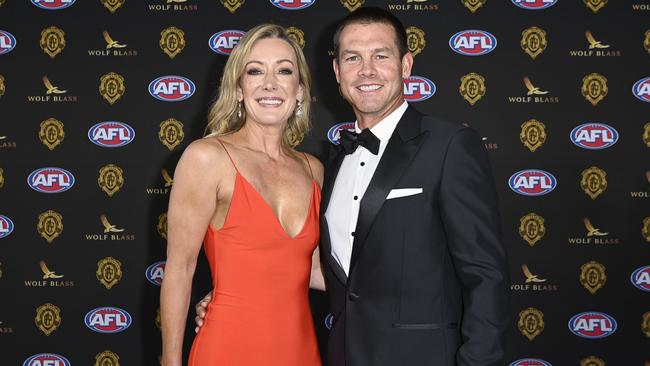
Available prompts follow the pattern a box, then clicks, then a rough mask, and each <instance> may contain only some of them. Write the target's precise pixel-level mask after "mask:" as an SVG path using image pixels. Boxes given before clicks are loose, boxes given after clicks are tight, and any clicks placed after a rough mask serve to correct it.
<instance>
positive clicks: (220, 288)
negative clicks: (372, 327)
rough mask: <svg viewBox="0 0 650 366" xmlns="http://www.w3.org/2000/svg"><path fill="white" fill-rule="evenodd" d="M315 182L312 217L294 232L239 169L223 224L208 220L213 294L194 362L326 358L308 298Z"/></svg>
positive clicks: (250, 364) (232, 365) (311, 364)
mask: <svg viewBox="0 0 650 366" xmlns="http://www.w3.org/2000/svg"><path fill="white" fill-rule="evenodd" d="M231 161H232V158H231ZM233 165H234V162H233ZM235 170H237V167H236V166H235ZM311 185H312V194H311V202H310V203H309V213H308V215H307V218H306V220H305V222H304V224H303V227H302V230H301V231H300V232H299V233H298V234H297V235H296V236H295V237H290V236H289V235H288V234H287V233H286V231H285V230H284V228H283V227H282V225H281V224H280V221H279V220H278V218H277V216H276V215H275V213H274V212H273V210H272V209H271V207H270V206H269V205H268V204H267V203H266V201H264V199H263V198H262V196H261V195H260V194H259V193H258V192H257V191H256V190H255V188H253V186H252V185H251V184H250V183H249V182H248V181H247V180H246V179H245V178H244V177H243V176H242V175H241V174H240V173H239V170H237V172H236V176H235V186H234V190H233V196H232V200H231V203H230V208H229V209H228V213H227V215H226V220H225V222H224V225H223V227H222V228H221V229H219V230H217V229H215V228H214V227H212V226H209V227H208V230H207V232H206V235H205V240H204V242H203V248H204V251H205V254H206V256H207V259H208V262H209V264H210V269H211V272H212V281H213V284H214V286H213V291H212V293H213V295H212V301H211V302H210V304H209V305H208V310H207V314H206V316H205V322H204V325H203V326H202V327H201V329H200V331H199V333H198V334H197V336H196V338H195V339H194V343H193V345H192V350H191V352H190V358H189V363H188V365H189V366H238V365H241V366H258V365H259V366H274V365H277V366H320V365H321V362H320V356H319V352H318V343H317V340H316V334H315V332H314V325H313V320H312V316H311V309H310V306H309V299H308V292H309V280H310V273H311V258H312V253H313V251H314V249H315V248H316V246H317V244H318V238H319V222H318V214H319V213H318V208H319V206H320V190H319V187H318V184H317V183H316V181H315V180H314V179H313V177H312V183H311Z"/></svg>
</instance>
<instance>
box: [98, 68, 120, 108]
mask: <svg viewBox="0 0 650 366" xmlns="http://www.w3.org/2000/svg"><path fill="white" fill-rule="evenodd" d="M124 92H126V86H124V77H122V75H120V74H116V73H114V72H109V73H108V74H104V75H102V77H101V78H99V94H100V95H101V96H102V97H104V99H106V100H107V101H108V102H109V103H110V104H113V103H115V102H116V101H117V100H118V99H120V98H121V97H122V96H123V95H124Z"/></svg>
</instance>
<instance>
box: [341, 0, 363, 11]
mask: <svg viewBox="0 0 650 366" xmlns="http://www.w3.org/2000/svg"><path fill="white" fill-rule="evenodd" d="M365 2H366V0H341V4H342V5H343V6H345V8H346V9H348V10H349V11H351V12H352V11H355V10H357V9H358V8H359V7H360V6H361V5H363V3H365Z"/></svg>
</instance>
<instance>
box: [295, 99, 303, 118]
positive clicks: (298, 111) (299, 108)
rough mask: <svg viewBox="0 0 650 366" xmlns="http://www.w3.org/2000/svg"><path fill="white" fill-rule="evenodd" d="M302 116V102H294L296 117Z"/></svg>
mask: <svg viewBox="0 0 650 366" xmlns="http://www.w3.org/2000/svg"><path fill="white" fill-rule="evenodd" d="M300 116H302V102H301V101H300V100H297V101H296V117H300Z"/></svg>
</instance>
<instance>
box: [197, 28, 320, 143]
mask: <svg viewBox="0 0 650 366" xmlns="http://www.w3.org/2000/svg"><path fill="white" fill-rule="evenodd" d="M265 38H277V39H281V40H283V41H285V42H287V43H288V44H289V45H290V46H291V48H293V51H294V53H295V54H296V59H297V61H298V65H297V66H298V83H299V84H300V85H301V86H302V89H303V97H302V100H301V102H302V114H301V115H296V113H293V114H292V115H291V117H289V121H288V123H287V126H286V128H285V129H284V133H283V136H282V141H283V143H285V144H286V145H287V146H289V147H292V148H293V147H295V146H296V145H298V144H299V143H300V142H301V141H302V140H303V138H304V137H305V134H306V133H307V132H308V131H309V129H310V128H311V126H310V118H309V117H310V109H311V103H310V102H311V94H310V92H309V89H310V87H311V76H310V74H309V67H308V66H307V60H306V59H305V55H304V54H303V53H302V49H301V48H300V46H299V45H298V44H297V43H296V42H295V41H294V40H293V39H292V38H291V37H290V36H289V33H288V32H287V30H286V29H285V28H284V27H282V26H279V25H275V24H260V25H258V26H256V27H254V28H252V29H251V30H249V31H248V32H247V33H246V34H245V35H244V36H243V37H242V38H241V39H240V41H239V43H238V44H237V46H236V47H235V48H234V49H233V51H232V53H231V54H230V56H229V58H228V61H227V62H226V66H224V68H223V75H222V76H221V85H220V86H219V97H218V98H217V101H216V102H214V104H212V107H210V114H209V116H208V125H207V126H206V128H205V135H206V136H208V135H216V136H220V135H225V134H229V133H232V132H235V131H238V130H239V129H240V128H242V127H243V126H244V122H245V121H246V111H245V109H244V108H242V109H241V117H238V116H237V105H238V100H237V87H238V86H239V81H240V79H241V77H242V75H243V74H244V68H245V66H246V59H247V58H248V55H250V53H251V49H252V48H253V45H254V44H255V42H257V41H258V40H260V39H265Z"/></svg>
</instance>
